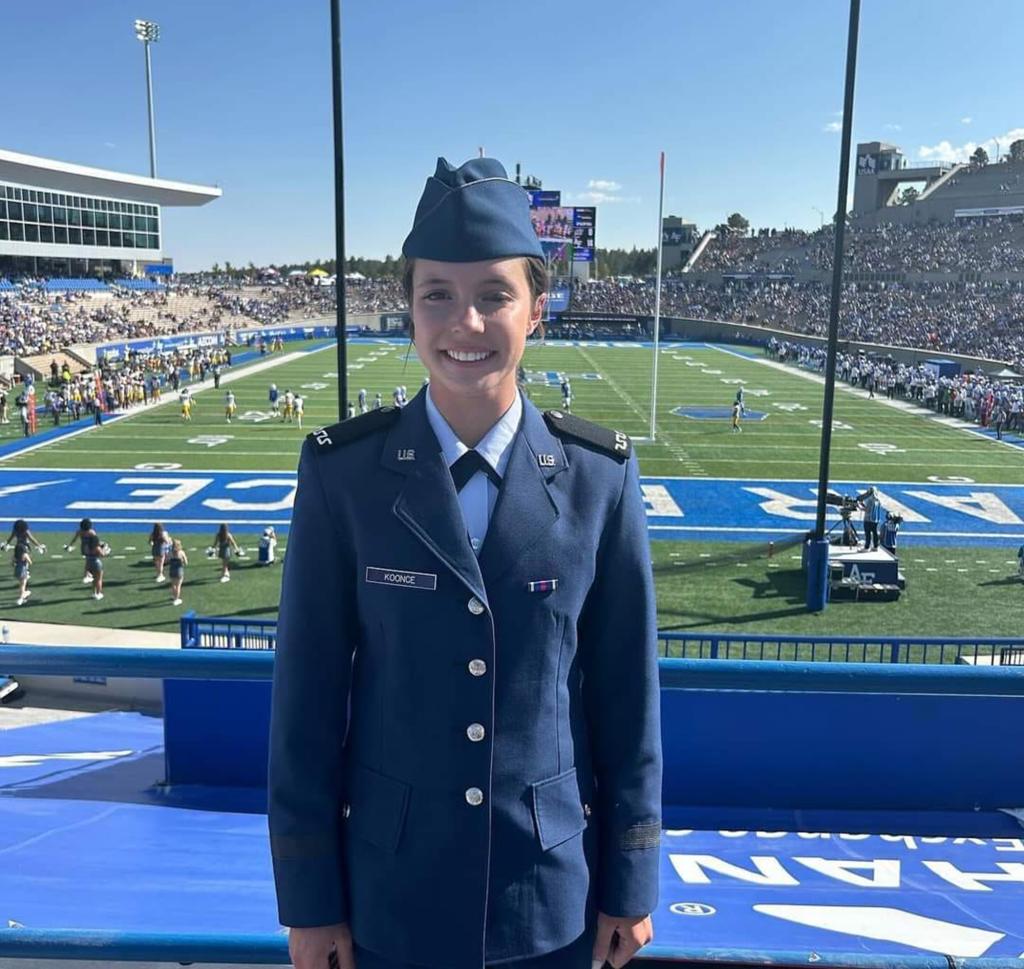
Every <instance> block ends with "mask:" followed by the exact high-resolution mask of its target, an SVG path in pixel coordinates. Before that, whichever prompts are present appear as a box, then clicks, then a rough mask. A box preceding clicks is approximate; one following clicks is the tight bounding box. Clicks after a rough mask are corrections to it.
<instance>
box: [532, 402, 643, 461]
mask: <svg viewBox="0 0 1024 969" xmlns="http://www.w3.org/2000/svg"><path fill="white" fill-rule="evenodd" d="M544 420H545V421H546V422H547V425H548V429H549V430H550V431H551V432H552V433H553V434H556V435H557V436H558V437H561V438H565V439H567V440H570V441H576V442H578V443H581V444H589V445H590V446H591V447H592V448H595V449H596V450H598V451H600V452H601V453H602V454H607V455H609V456H610V457H613V458H617V459H618V460H619V461H625V460H626V459H627V458H628V457H629V456H630V454H632V453H633V446H632V443H631V442H630V440H629V438H628V437H627V436H626V435H625V434H623V433H622V431H613V430H612V429H611V428H609V427H602V426H601V425H600V424H594V423H592V422H591V421H585V420H583V418H582V417H576V416H575V415H573V414H566V413H565V412H564V411H560V410H548V411H544Z"/></svg>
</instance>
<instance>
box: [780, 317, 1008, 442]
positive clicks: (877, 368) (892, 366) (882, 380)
mask: <svg viewBox="0 0 1024 969" xmlns="http://www.w3.org/2000/svg"><path fill="white" fill-rule="evenodd" d="M768 355H769V356H770V357H772V358H773V359H775V360H778V361H779V362H781V363H790V364H793V365H795V366H799V367H804V368H806V369H809V370H814V371H816V372H818V373H823V372H824V370H825V349H824V348H823V347H819V346H807V345H805V344H801V343H794V342H792V341H789V340H778V339H776V338H775V337H771V338H770V339H769V340H768ZM836 376H837V378H838V379H840V380H844V381H846V382H847V383H848V384H850V385H851V386H854V387H860V388H861V389H863V390H866V391H867V392H868V394H869V395H870V396H873V397H874V396H882V395H885V396H886V397H887V398H889V399H890V400H894V399H895V400H908V401H913V402H914V403H917V404H920V405H922V406H924V407H928V408H930V409H931V410H934V411H936V412H937V413H939V414H947V415H949V416H950V417H959V418H960V419H961V420H965V421H972V422H974V423H977V424H979V425H980V426H981V427H991V428H993V430H995V432H996V435H997V437H999V438H1000V439H1001V438H1002V436H1003V432H1004V431H1016V432H1018V433H1019V432H1024V386H1022V384H1021V383H1020V382H1019V381H1010V380H1005V379H1001V378H999V377H998V376H990V375H986V374H982V373H971V374H964V373H961V374H956V375H955V376H940V375H939V374H938V373H937V372H936V371H935V369H933V368H931V367H928V366H926V365H925V364H918V365H912V364H907V363H903V362H901V361H898V360H894V359H892V358H891V357H877V356H869V355H867V354H864V353H842V352H840V353H839V354H838V355H837V357H836Z"/></svg>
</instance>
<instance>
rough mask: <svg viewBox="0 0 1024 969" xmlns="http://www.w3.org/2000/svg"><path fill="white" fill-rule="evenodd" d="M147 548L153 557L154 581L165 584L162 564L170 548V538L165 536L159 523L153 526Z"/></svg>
mask: <svg viewBox="0 0 1024 969" xmlns="http://www.w3.org/2000/svg"><path fill="white" fill-rule="evenodd" d="M149 547H150V549H151V551H152V555H153V568H154V569H155V570H156V579H155V581H156V582H157V583H158V584H159V583H161V582H166V581H167V577H166V576H165V575H164V563H165V561H166V559H167V553H168V551H169V550H170V547H171V536H170V535H168V534H167V532H166V531H165V530H164V526H163V525H161V524H160V522H156V523H155V524H154V525H153V530H152V531H151V532H150V533H149Z"/></svg>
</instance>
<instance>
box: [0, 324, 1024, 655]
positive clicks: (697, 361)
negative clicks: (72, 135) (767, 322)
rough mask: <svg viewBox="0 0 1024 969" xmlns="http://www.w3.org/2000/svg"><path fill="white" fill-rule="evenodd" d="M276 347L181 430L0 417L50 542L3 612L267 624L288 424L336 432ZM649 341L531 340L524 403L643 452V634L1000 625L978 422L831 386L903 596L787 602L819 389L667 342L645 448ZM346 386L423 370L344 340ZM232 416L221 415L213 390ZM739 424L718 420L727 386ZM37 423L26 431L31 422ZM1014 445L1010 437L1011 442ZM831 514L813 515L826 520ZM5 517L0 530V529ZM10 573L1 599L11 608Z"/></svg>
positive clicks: (330, 413)
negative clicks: (614, 433) (602, 429)
mask: <svg viewBox="0 0 1024 969" xmlns="http://www.w3.org/2000/svg"><path fill="white" fill-rule="evenodd" d="M287 348H288V349H287V352H286V353H285V354H278V355H277V356H276V357H270V358H268V359H266V360H262V361H261V360H258V359H257V360H252V361H247V362H245V363H242V364H240V365H239V366H236V367H234V368H232V373H231V374H230V378H229V380H227V381H225V382H224V384H223V386H222V388H221V390H219V391H216V390H213V389H212V388H211V389H207V390H201V391H199V392H198V393H197V395H196V401H197V406H196V408H195V410H194V411H193V417H192V421H191V422H189V423H183V422H182V419H181V416H180V412H179V407H178V406H177V402H176V400H175V399H172V398H173V396H174V395H171V394H167V395H165V403H164V404H162V405H161V406H157V407H152V408H149V409H145V410H141V411H139V412H136V413H133V414H130V415H129V416H127V417H124V418H121V419H118V420H114V421H108V422H107V423H106V424H105V425H104V426H103V427H102V428H92V427H91V426H89V425H88V424H85V425H83V427H82V430H81V431H80V432H78V433H74V434H68V435H65V436H63V437H60V438H57V439H55V440H52V441H49V442H44V443H42V444H40V445H39V446H33V443H32V442H29V449H22V450H19V449H18V448H19V440H18V438H17V436H16V435H17V428H16V427H15V426H14V425H13V424H12V425H5V426H4V428H3V430H4V432H5V433H4V434H3V435H0V447H2V448H3V449H4V451H5V452H7V453H6V456H4V457H2V458H0V502H2V506H0V507H2V512H0V514H2V515H3V518H4V519H5V520H7V521H8V522H9V521H11V520H13V519H14V518H16V517H25V518H27V519H28V520H29V522H30V524H31V525H32V528H33V530H34V531H35V533H36V535H37V537H39V538H41V539H42V540H43V541H45V542H46V543H47V545H48V553H47V554H46V555H45V556H41V557H39V556H37V557H36V561H35V563H34V565H33V569H32V572H33V578H32V589H33V590H34V594H33V597H32V599H30V600H29V602H28V603H27V604H26V605H25V606H23V607H20V608H18V609H17V616H18V618H24V619H27V620H33V621H58V622H75V623H85V624H97V625H107V626H124V627H136V628H154V629H165V630H166V629H172V628H175V627H176V623H177V616H178V615H179V614H180V612H181V611H182V609H195V610H196V611H197V612H199V613H200V614H206V615H248V616H258V615H259V616H264V615H273V614H274V611H275V609H276V601H277V588H278V583H279V580H280V575H279V569H278V567H276V566H275V567H273V568H261V567H259V566H258V565H257V564H256V562H255V551H254V550H255V546H256V540H257V538H258V534H259V532H260V531H261V530H262V528H263V527H264V526H265V525H268V524H272V525H274V527H275V528H276V529H277V530H278V532H279V533H281V539H282V541H281V545H280V546H279V549H278V551H279V554H280V553H281V552H283V551H284V549H285V548H286V546H287V534H286V532H287V522H288V517H289V509H290V504H291V500H292V495H293V489H294V470H295V465H296V461H297V457H298V452H299V448H300V445H301V441H302V438H303V435H304V433H305V432H307V431H309V430H311V429H313V428H315V427H317V426H320V425H323V424H330V423H333V422H334V421H335V420H337V413H338V408H337V358H336V351H335V348H334V346H333V344H331V345H326V346H325V345H323V344H322V343H320V344H300V343H291V344H287ZM652 356H653V351H652V349H651V348H650V347H649V346H642V345H639V344H628V343H622V344H600V343H579V344H567V343H566V344H548V345H543V346H531V347H530V348H529V349H528V350H527V353H526V356H525V358H524V367H525V369H526V371H527V376H528V383H527V389H528V393H529V395H530V397H531V399H532V400H533V402H534V403H535V404H536V405H537V406H538V407H540V408H541V409H548V408H558V407H560V406H561V392H560V389H559V383H560V380H561V377H562V375H567V376H568V377H569V379H570V380H571V382H572V388H573V404H572V410H573V412H574V413H577V414H579V415H581V416H583V417H587V418H590V419H592V420H595V421H598V422H600V423H603V424H606V425H608V426H611V427H614V428H616V429H619V430H622V431H625V432H626V433H628V434H629V435H631V436H632V437H633V438H634V440H635V444H636V448H637V452H638V454H639V457H640V463H641V472H642V474H643V476H644V480H643V487H644V492H645V498H646V500H647V506H648V516H649V525H650V535H651V538H652V554H653V559H654V562H655V566H656V573H657V577H658V593H659V612H660V624H661V626H662V627H664V628H675V629H680V630H698V629H714V630H719V631H722V630H742V631H748V632H770V631H787V632H793V633H798V632H824V631H829V632H836V633H852V634H856V633H864V634H895V633H903V634H920V635H926V634H936V635H982V634H984V635H1015V634H1017V633H1018V632H1019V628H1018V627H1019V619H1018V617H1019V610H1020V608H1022V605H1024V604H1022V603H1021V602H1020V601H1019V600H1020V598H1021V596H1022V595H1024V583H1021V582H1020V581H1019V580H1018V579H1017V578H1016V577H1015V573H1016V550H1017V548H1018V546H1019V545H1020V544H1021V543H1022V542H1024V450H1022V448H1021V447H1019V446H1017V443H1016V442H1013V441H1009V440H1008V441H1006V442H997V441H995V440H992V439H991V438H990V437H989V436H987V434H986V433H979V432H978V429H971V428H968V427H966V426H961V425H959V424H958V422H955V421H950V420H949V419H946V418H939V417H937V415H934V414H931V413H920V412H919V410H920V409H918V408H913V407H908V406H907V405H904V404H898V405H897V404H893V403H891V402H887V401H885V400H884V399H882V400H868V399H867V397H866V395H865V394H863V393H862V392H860V391H857V392H852V391H850V390H847V389H845V387H844V385H839V389H838V390H837V394H836V407H835V424H834V433H833V438H832V475H831V479H832V483H833V488H834V489H835V490H836V491H840V492H843V493H847V494H850V493H856V492H857V491H860V490H862V489H863V487H864V486H866V485H867V484H875V485H877V486H878V487H879V489H880V491H881V492H882V494H883V501H884V504H885V505H886V506H887V507H888V508H890V509H892V510H896V511H899V512H900V514H902V515H903V516H904V519H905V524H904V526H903V530H902V532H901V535H900V553H901V554H900V560H901V567H902V569H903V571H904V572H905V573H906V575H907V581H908V591H907V593H906V594H905V595H904V596H903V598H901V600H900V601H899V602H895V603H870V604H868V603H864V604H862V603H856V604H854V603H843V604H839V603H835V604H833V605H831V606H830V607H829V609H828V610H827V611H826V613H825V614H824V615H821V616H809V615H807V614H806V613H805V611H804V609H803V577H802V573H801V571H800V562H799V547H798V546H797V547H796V548H787V549H785V550H784V551H780V552H779V553H778V554H777V555H772V556H771V557H769V556H768V554H767V549H768V543H769V542H775V543H778V544H779V545H780V546H781V545H782V544H783V543H785V542H786V540H787V539H790V538H793V537H795V536H798V535H800V534H801V533H802V532H804V531H806V530H807V529H808V528H809V527H811V525H812V524H813V510H814V507H813V502H814V493H815V489H816V480H817V472H818V447H819V441H820V417H821V397H822V385H821V381H820V378H817V377H816V375H813V374H808V373H805V372H802V371H798V370H796V369H793V368H790V367H782V366H780V365H777V364H774V363H772V362H771V361H767V360H766V359H765V358H764V357H763V356H761V355H760V354H759V353H758V352H754V351H745V350H740V349H737V348H733V347H718V346H711V345H705V344H670V345H668V346H667V347H663V348H662V350H661V353H660V354H659V361H658V364H659V378H658V411H657V422H656V426H655V438H654V441H651V440H650V438H649V413H650V400H651V363H652ZM348 364H349V368H348V378H349V396H350V398H351V399H352V400H353V401H355V398H356V393H357V392H358V390H359V389H360V388H361V387H362V388H365V389H366V390H367V392H368V398H369V400H370V402H371V404H372V401H373V399H374V396H375V394H376V393H378V392H379V393H380V394H381V396H382V399H383V401H384V403H386V404H389V403H390V402H391V395H392V391H393V390H394V388H395V386H396V385H398V384H403V385H405V386H406V387H407V388H408V393H409V396H410V397H411V396H412V395H413V394H415V393H416V392H417V391H418V390H419V388H420V386H421V384H422V382H423V378H424V371H423V369H422V367H421V366H420V364H419V362H418V361H417V359H416V356H415V352H412V353H409V352H408V346H407V344H400V343H389V342H385V341H358V342H356V341H353V342H351V343H350V345H349V347H348ZM271 381H273V382H274V383H276V384H277V386H278V388H279V389H280V390H281V392H282V393H283V392H284V391H285V390H286V389H291V390H293V391H295V392H298V393H301V394H302V395H303V396H304V397H305V400H306V408H305V417H304V428H303V429H301V430H300V429H299V428H298V427H297V426H295V424H294V423H286V422H282V421H281V420H280V418H279V417H278V416H276V415H274V414H273V413H271V411H270V407H269V403H268V398H267V391H268V387H269V385H270V383H271ZM228 387H230V389H231V390H232V391H233V392H234V393H235V395H236V398H237V404H238V412H237V415H236V418H235V420H233V421H232V422H231V423H228V422H227V421H226V419H225V414H224V405H223V397H224V392H225V390H226V389H227V388H228ZM740 387H742V388H743V390H744V397H745V406H746V414H745V417H744V419H743V421H742V424H741V427H742V431H741V432H738V433H736V432H733V431H732V430H731V428H730V422H729V419H728V413H729V408H730V405H731V404H732V401H733V400H734V398H735V395H736V392H737V390H738V388H740ZM43 429H45V421H43V422H42V423H41V426H40V430H43ZM1022 443H1024V442H1022ZM86 515H88V516H90V517H92V518H93V520H94V521H95V522H96V523H97V527H98V529H99V531H100V533H101V535H102V536H103V537H105V538H106V539H107V540H108V541H109V542H110V544H111V546H112V554H111V556H110V558H109V559H108V560H107V563H106V592H107V595H106V597H105V599H104V601H102V602H94V601H93V600H91V599H90V598H88V594H87V590H86V589H85V588H84V586H82V585H81V584H80V578H81V560H80V558H79V556H78V554H77V550H73V551H72V552H70V553H69V552H65V551H64V550H63V549H62V545H63V544H64V543H65V542H67V541H68V539H69V538H70V536H71V533H72V532H73V531H74V528H75V525H76V524H77V521H78V519H79V518H81V517H83V516H86ZM154 521H161V522H163V523H164V524H165V525H166V526H167V528H168V530H169V531H170V532H171V534H172V535H174V536H175V537H181V538H183V539H184V540H185V542H186V548H187V549H189V554H190V567H189V569H188V570H187V573H186V575H187V577H186V583H185V590H184V599H185V604H184V606H183V607H177V608H175V607H172V606H171V605H170V602H169V594H168V593H167V590H166V587H165V586H158V585H156V584H155V583H154V582H153V577H152V565H151V564H150V563H149V562H148V561H147V560H146V534H147V533H148V531H149V528H150V527H151V525H152V523H153V522H154ZM222 521H226V522H228V523H229V525H230V527H231V528H232V530H233V531H234V533H235V534H236V537H237V538H238V541H239V543H240V544H241V545H243V546H245V547H246V549H247V550H248V552H249V554H248V555H247V556H245V557H243V558H238V559H236V560H235V562H234V565H233V570H232V573H233V575H232V581H231V582H230V583H227V584H222V583H220V582H219V581H218V570H217V567H216V565H215V563H213V562H211V561H208V560H207V559H206V557H205V555H204V551H205V549H206V547H207V546H209V544H210V541H211V539H212V536H213V532H214V531H215V529H216V527H217V525H218V524H219V523H220V522H222ZM831 521H832V519H830V522H831ZM5 527H6V526H5ZM14 593H15V586H14V582H13V579H8V581H7V584H6V587H5V592H4V595H3V600H4V608H5V609H7V610H8V611H12V610H15V608H16V607H15V606H14V603H13V600H14Z"/></svg>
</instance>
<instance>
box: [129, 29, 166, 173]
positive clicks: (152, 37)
mask: <svg viewBox="0 0 1024 969" xmlns="http://www.w3.org/2000/svg"><path fill="white" fill-rule="evenodd" d="M135 36H136V37H138V39H139V40H141V41H142V44H143V46H144V47H145V48H146V99H147V101H148V102H149V177H150V178H156V128H155V126H154V124H153V65H152V64H151V63H150V59H149V45H150V44H155V43H156V42H157V41H158V40H159V39H160V25H159V24H155V23H153V21H152V20H136V21H135Z"/></svg>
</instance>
